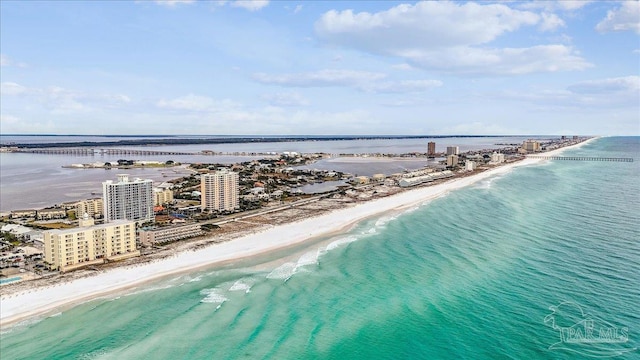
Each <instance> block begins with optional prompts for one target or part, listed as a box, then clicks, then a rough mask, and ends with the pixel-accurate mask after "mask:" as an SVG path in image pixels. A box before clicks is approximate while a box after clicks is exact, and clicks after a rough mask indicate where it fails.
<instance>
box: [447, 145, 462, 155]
mask: <svg viewBox="0 0 640 360" xmlns="http://www.w3.org/2000/svg"><path fill="white" fill-rule="evenodd" d="M459 153H460V148H458V147H457V146H447V155H458V154H459Z"/></svg>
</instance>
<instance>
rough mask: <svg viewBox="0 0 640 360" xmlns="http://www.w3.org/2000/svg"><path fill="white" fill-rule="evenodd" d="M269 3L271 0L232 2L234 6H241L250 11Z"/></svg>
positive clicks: (239, 0)
mask: <svg viewBox="0 0 640 360" xmlns="http://www.w3.org/2000/svg"><path fill="white" fill-rule="evenodd" d="M267 5H269V0H236V1H232V2H231V6H232V7H239V8H243V9H246V10H249V11H257V10H260V9H262V8H263V7H265V6H267Z"/></svg>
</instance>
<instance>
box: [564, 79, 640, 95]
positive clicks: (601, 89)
mask: <svg viewBox="0 0 640 360" xmlns="http://www.w3.org/2000/svg"><path fill="white" fill-rule="evenodd" d="M568 90H570V91H572V92H574V93H579V94H612V93H619V92H631V93H636V94H637V95H640V76H635V75H632V76H623V77H617V78H608V79H600V80H589V81H583V82H580V83H577V84H575V85H571V86H569V87H568ZM638 99H639V101H640V97H639V98H638Z"/></svg>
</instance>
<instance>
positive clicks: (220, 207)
mask: <svg viewBox="0 0 640 360" xmlns="http://www.w3.org/2000/svg"><path fill="white" fill-rule="evenodd" d="M238 181H239V176H238V173H235V172H231V171H228V170H220V171H216V172H215V173H213V174H202V176H201V178H200V192H201V195H200V196H201V208H202V211H205V210H208V211H232V210H234V209H237V208H239V207H240V202H239V196H238Z"/></svg>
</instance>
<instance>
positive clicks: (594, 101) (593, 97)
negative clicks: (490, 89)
mask: <svg viewBox="0 0 640 360" xmlns="http://www.w3.org/2000/svg"><path fill="white" fill-rule="evenodd" d="M501 95H502V96H503V97H505V98H507V99H510V100H521V101H525V102H529V103H532V104H536V105H540V106H543V107H545V108H558V109H559V108H573V109H577V110H585V111H588V110H589V109H594V108H615V109H619V108H622V107H630V108H636V109H637V107H638V99H639V98H640V76H635V75H632V76H624V77H617V78H607V79H598V80H589V81H583V82H579V83H576V84H573V85H570V86H568V87H567V88H566V89H546V90H531V91H526V92H524V91H505V92H503V93H502V94H501Z"/></svg>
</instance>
